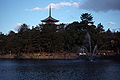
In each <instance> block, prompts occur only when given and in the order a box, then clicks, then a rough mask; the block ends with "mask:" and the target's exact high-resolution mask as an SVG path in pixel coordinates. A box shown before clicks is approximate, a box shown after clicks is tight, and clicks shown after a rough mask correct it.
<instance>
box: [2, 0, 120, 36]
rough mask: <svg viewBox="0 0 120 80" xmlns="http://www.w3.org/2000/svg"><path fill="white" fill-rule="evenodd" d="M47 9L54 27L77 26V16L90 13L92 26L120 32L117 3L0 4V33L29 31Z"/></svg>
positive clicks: (18, 0)
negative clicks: (52, 19)
mask: <svg viewBox="0 0 120 80" xmlns="http://www.w3.org/2000/svg"><path fill="white" fill-rule="evenodd" d="M49 5H51V6H52V17H53V18H55V19H58V20H60V21H59V22H58V23H57V24H59V23H71V22H74V21H78V22H80V21H81V20H80V15H81V14H83V13H90V14H92V16H93V21H94V24H95V25H96V26H97V25H98V24H99V23H101V24H102V25H103V26H104V29H105V30H107V29H108V28H110V29H111V30H112V31H117V30H119V31H120V24H119V23H120V0H0V32H2V33H4V34H8V33H9V31H11V30H13V31H17V29H18V28H19V27H20V25H21V24H24V23H25V24H27V25H28V26H29V27H30V28H31V26H35V25H38V24H41V20H43V19H45V18H47V17H48V6H49Z"/></svg>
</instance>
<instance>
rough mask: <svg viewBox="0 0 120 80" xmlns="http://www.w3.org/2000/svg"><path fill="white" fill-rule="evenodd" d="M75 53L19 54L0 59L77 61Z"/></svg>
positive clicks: (4, 55)
mask: <svg viewBox="0 0 120 80" xmlns="http://www.w3.org/2000/svg"><path fill="white" fill-rule="evenodd" d="M77 58H78V55H77V54H76V53H45V52H42V53H20V54H17V55H16V54H3V55H0V59H77Z"/></svg>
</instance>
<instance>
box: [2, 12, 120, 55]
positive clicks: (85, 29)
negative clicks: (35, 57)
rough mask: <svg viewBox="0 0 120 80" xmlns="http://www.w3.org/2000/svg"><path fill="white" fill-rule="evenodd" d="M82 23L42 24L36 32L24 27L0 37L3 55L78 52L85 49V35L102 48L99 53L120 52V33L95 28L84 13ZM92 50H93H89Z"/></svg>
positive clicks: (34, 27) (26, 26) (99, 27)
mask: <svg viewBox="0 0 120 80" xmlns="http://www.w3.org/2000/svg"><path fill="white" fill-rule="evenodd" d="M80 19H81V21H80V22H73V23H70V24H68V25H66V24H63V23H62V24H59V25H55V24H39V25H36V26H33V27H32V29H30V28H29V27H28V25H27V24H23V25H21V28H20V29H19V30H18V32H17V33H15V32H14V31H10V32H9V34H8V35H4V34H0V54H6V53H38V52H49V53H50V52H54V53H56V52H63V51H67V52H77V49H78V47H81V46H83V45H85V43H84V42H85V35H86V34H87V33H89V34H90V37H91V48H92V49H93V48H94V46H95V45H98V49H99V50H114V51H115V52H117V51H118V50H119V49H120V46H119V45H120V32H111V31H110V29H108V30H107V31H105V30H104V29H103V25H102V24H101V23H99V24H98V25H97V26H96V25H94V22H93V21H92V20H93V17H92V15H91V14H88V13H84V14H82V15H81V16H80ZM88 48H89V47H88Z"/></svg>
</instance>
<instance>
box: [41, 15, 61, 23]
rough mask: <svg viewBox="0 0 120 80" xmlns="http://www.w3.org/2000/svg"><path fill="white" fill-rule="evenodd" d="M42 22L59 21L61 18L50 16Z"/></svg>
mask: <svg viewBox="0 0 120 80" xmlns="http://www.w3.org/2000/svg"><path fill="white" fill-rule="evenodd" d="M41 22H59V20H57V19H54V18H53V17H51V16H49V17H48V18H46V19H44V20H41Z"/></svg>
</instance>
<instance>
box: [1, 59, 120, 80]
mask: <svg viewBox="0 0 120 80" xmlns="http://www.w3.org/2000/svg"><path fill="white" fill-rule="evenodd" d="M0 80H120V63H118V62H113V61H109V60H100V61H94V62H89V61H84V60H0Z"/></svg>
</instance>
